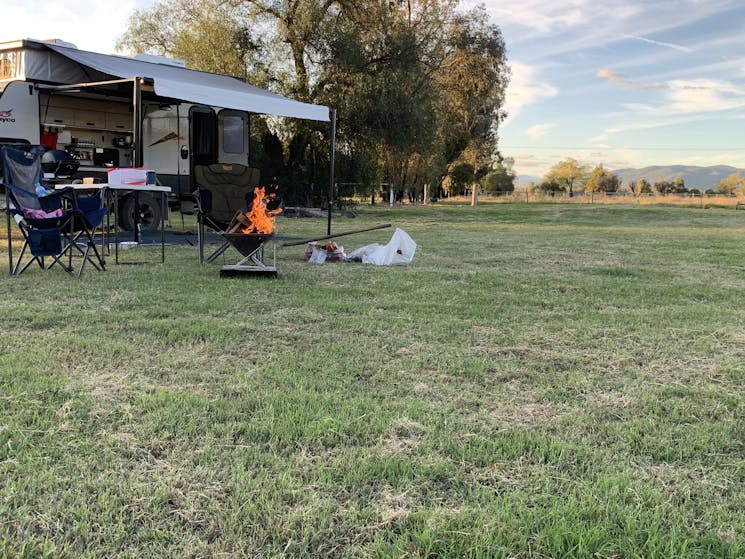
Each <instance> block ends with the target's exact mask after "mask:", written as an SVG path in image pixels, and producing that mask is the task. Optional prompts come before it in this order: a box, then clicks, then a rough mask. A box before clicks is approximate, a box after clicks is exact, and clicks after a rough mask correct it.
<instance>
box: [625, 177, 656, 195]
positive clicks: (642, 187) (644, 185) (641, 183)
mask: <svg viewBox="0 0 745 559" xmlns="http://www.w3.org/2000/svg"><path fill="white" fill-rule="evenodd" d="M632 184H633V186H632ZM629 186H630V187H631V188H632V192H633V193H634V194H636V195H637V196H640V195H641V194H651V193H652V187H651V186H650V184H649V181H647V179H639V180H637V181H636V183H635V184H634V183H629Z"/></svg>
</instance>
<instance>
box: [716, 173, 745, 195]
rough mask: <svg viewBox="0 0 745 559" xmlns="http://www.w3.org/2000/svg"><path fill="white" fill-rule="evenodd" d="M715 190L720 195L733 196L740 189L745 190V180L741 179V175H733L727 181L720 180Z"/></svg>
mask: <svg viewBox="0 0 745 559" xmlns="http://www.w3.org/2000/svg"><path fill="white" fill-rule="evenodd" d="M714 188H715V190H716V191H717V192H718V193H719V194H726V195H732V194H734V193H735V192H736V191H737V190H738V189H740V190H745V179H743V178H741V177H740V173H732V174H731V175H730V176H728V177H727V178H726V179H722V180H720V181H719V182H718V183H717V184H716V186H715V187H714Z"/></svg>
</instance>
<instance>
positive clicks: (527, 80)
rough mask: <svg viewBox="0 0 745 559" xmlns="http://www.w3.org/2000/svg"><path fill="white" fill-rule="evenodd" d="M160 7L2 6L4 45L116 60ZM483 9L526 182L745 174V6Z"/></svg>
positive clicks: (489, 4)
mask: <svg viewBox="0 0 745 559" xmlns="http://www.w3.org/2000/svg"><path fill="white" fill-rule="evenodd" d="M152 4H153V1H152V0H117V1H112V0H94V1H85V0H65V1H64V2H51V1H50V0H24V1H23V2H11V0H0V8H1V9H0V13H2V21H3V23H4V24H5V25H2V26H0V42H2V41H9V40H14V39H20V38H26V37H29V38H36V39H47V38H52V37H56V38H60V39H63V40H66V41H69V42H72V43H74V44H76V45H77V46H78V47H79V48H81V49H85V50H92V51H96V52H103V53H114V52H115V49H114V44H115V42H116V39H117V38H118V37H120V36H121V35H122V34H123V33H124V32H125V30H126V25H127V20H128V18H129V16H130V15H131V14H132V12H133V11H134V10H135V9H137V8H148V7H150V6H151V5H152ZM477 4H484V6H485V8H486V10H487V12H488V13H489V15H490V17H491V18H492V21H493V22H494V23H496V24H497V25H499V26H500V28H501V30H502V34H503V36H504V39H505V43H506V46H507V57H508V64H509V65H510V67H511V74H512V75H511V81H510V85H509V87H508V90H507V103H506V111H507V113H508V117H507V119H506V120H505V122H504V123H503V124H502V125H501V126H500V130H499V136H500V140H499V146H500V151H501V152H502V154H503V155H504V156H506V157H510V158H512V159H513V160H514V168H515V171H516V172H517V173H518V174H519V175H530V176H535V177H540V176H542V175H543V174H545V172H546V171H547V170H548V169H549V168H550V167H551V165H553V164H554V163H556V162H558V161H560V160H561V159H564V158H566V157H574V158H575V159H578V160H580V161H581V162H583V163H586V164H589V165H593V166H594V165H596V164H599V163H602V164H603V165H604V166H605V167H606V168H608V169H621V168H626V167H645V166H648V165H672V164H681V165H702V166H706V165H718V164H725V165H732V166H735V167H741V168H745V135H743V133H742V129H743V128H745V2H743V0H551V1H550V2H549V1H546V0H486V1H478V0H462V1H461V5H462V7H463V8H470V7H473V6H476V5H477ZM9 22H10V23H11V24H10V25H8V24H7V23H9Z"/></svg>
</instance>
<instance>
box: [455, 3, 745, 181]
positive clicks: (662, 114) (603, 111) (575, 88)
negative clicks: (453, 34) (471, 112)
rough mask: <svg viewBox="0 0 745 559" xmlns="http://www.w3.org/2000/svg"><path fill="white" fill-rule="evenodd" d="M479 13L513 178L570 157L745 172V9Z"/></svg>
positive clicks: (542, 6) (639, 6) (568, 6)
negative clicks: (501, 82) (494, 56)
mask: <svg viewBox="0 0 745 559" xmlns="http://www.w3.org/2000/svg"><path fill="white" fill-rule="evenodd" d="M476 3H477V2H464V4H465V5H470V6H473V5H476ZM484 4H485V6H486V9H487V11H488V12H489V14H490V15H491V17H492V20H493V22H495V23H497V24H498V25H499V26H500V28H501V30H502V34H503V36H504V39H505V43H506V46H507V56H508V62H509V65H510V66H511V69H512V76H511V83H510V86H509V89H508V91H507V107H506V110H507V112H508V117H507V120H506V121H505V122H504V123H503V125H502V126H501V128H500V134H499V135H500V143H499V145H500V150H501V152H502V153H503V155H505V156H508V157H511V158H513V159H514V162H515V163H514V167H515V170H516V172H517V173H518V174H519V175H533V176H542V175H543V174H545V172H546V171H547V169H548V168H550V166H551V165H553V164H554V163H556V162H557V161H559V160H561V159H564V158H566V157H574V158H575V159H578V160H580V161H582V162H584V163H587V164H590V165H593V166H594V165H597V164H599V163H602V164H603V165H604V166H605V167H606V168H607V169H611V170H614V169H621V168H627V167H637V168H638V167H645V166H648V165H672V164H681V165H701V166H708V165H719V164H725V165H732V166H735V167H741V168H745V135H744V134H743V129H745V120H744V119H745V2H743V1H742V0H552V1H551V2H547V1H545V0H487V1H486V2H485V3H484Z"/></svg>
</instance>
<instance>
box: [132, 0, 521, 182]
mask: <svg viewBox="0 0 745 559" xmlns="http://www.w3.org/2000/svg"><path fill="white" fill-rule="evenodd" d="M456 8H457V0H407V1H405V2H404V1H403V0H393V1H390V0H370V1H368V2H354V1H352V0H323V1H319V0H160V1H159V2H158V3H156V4H155V5H154V6H153V7H152V8H149V9H145V10H138V11H136V12H134V13H133V15H132V17H131V18H130V20H129V26H128V30H127V32H126V33H125V34H124V35H123V36H122V38H121V39H120V40H119V43H118V45H117V46H118V47H119V48H120V49H122V50H128V51H130V52H151V53H155V54H161V55H167V56H173V57H176V58H180V59H183V60H184V61H185V62H186V63H187V66H188V67H191V68H195V69H201V70H207V71H213V72H220V73H228V74H231V75H236V76H239V77H241V78H244V79H246V80H247V81H249V83H252V84H254V85H258V86H260V87H265V88H268V89H270V90H273V91H276V92H278V93H281V94H284V95H288V96H290V97H293V98H295V99H298V100H300V101H305V102H311V103H319V104H324V105H329V106H332V107H335V108H336V109H337V111H338V117H339V120H338V133H337V139H338V148H339V152H340V153H339V165H338V170H339V175H340V176H339V182H344V183H365V184H369V185H372V184H375V183H378V182H388V183H393V184H395V185H396V188H397V189H409V190H412V189H414V190H415V189H418V188H420V187H421V185H423V184H424V183H425V182H430V183H432V184H435V183H437V184H439V183H441V181H442V179H443V178H444V177H446V176H448V175H451V174H452V173H453V172H455V170H456V169H462V168H464V167H463V166H464V165H468V166H471V167H472V168H473V169H474V177H475V180H480V179H481V178H482V177H484V176H486V175H487V174H488V173H489V172H490V171H492V170H493V169H494V168H495V166H496V165H498V163H499V161H500V157H499V154H498V151H497V137H498V135H497V131H498V125H499V123H500V122H501V121H502V120H503V119H504V117H505V116H506V115H505V113H504V111H503V105H504V94H505V88H506V86H507V82H508V79H509V68H508V66H507V62H506V54H505V45H504V40H503V38H502V34H501V31H500V29H499V27H498V26H497V25H495V24H493V23H490V22H489V19H488V16H487V14H486V12H485V10H484V9H483V7H479V8H475V9H472V10H470V11H466V12H463V11H459V10H457V9H456ZM255 130H256V127H255ZM258 130H259V131H260V132H261V134H263V135H264V140H265V141H271V142H274V143H276V141H275V140H280V142H281V144H282V161H281V163H282V165H279V166H280V167H281V171H282V172H280V173H279V174H280V175H282V176H280V177H279V178H280V183H282V178H284V179H285V182H286V183H287V184H288V185H289V184H292V185H295V187H296V188H297V189H298V191H299V190H303V191H305V192H306V193H307V192H310V193H311V195H312V194H313V186H312V185H313V184H314V183H315V182H321V183H322V182H323V180H322V178H321V176H322V174H323V172H324V168H323V166H324V164H325V163H324V162H323V159H324V158H323V157H321V156H320V154H322V153H327V150H328V146H327V144H326V142H327V139H326V138H325V136H324V134H323V133H322V132H324V131H325V130H324V129H323V128H321V127H320V126H319V124H318V123H308V122H281V123H280V122H279V121H274V120H272V121H271V122H270V126H269V127H266V126H264V127H261V126H260V127H258ZM270 136H272V137H274V140H270V138H269V137H270ZM265 141H264V142H262V145H261V146H260V147H261V149H262V150H263V152H266V145H265V143H266V142H265ZM259 155H260V156H261V155H262V154H261V153H260V154H259ZM259 159H261V157H259ZM318 190H319V192H321V191H322V189H318ZM285 194H287V193H285ZM297 194H299V192H297ZM342 194H343V192H342Z"/></svg>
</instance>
